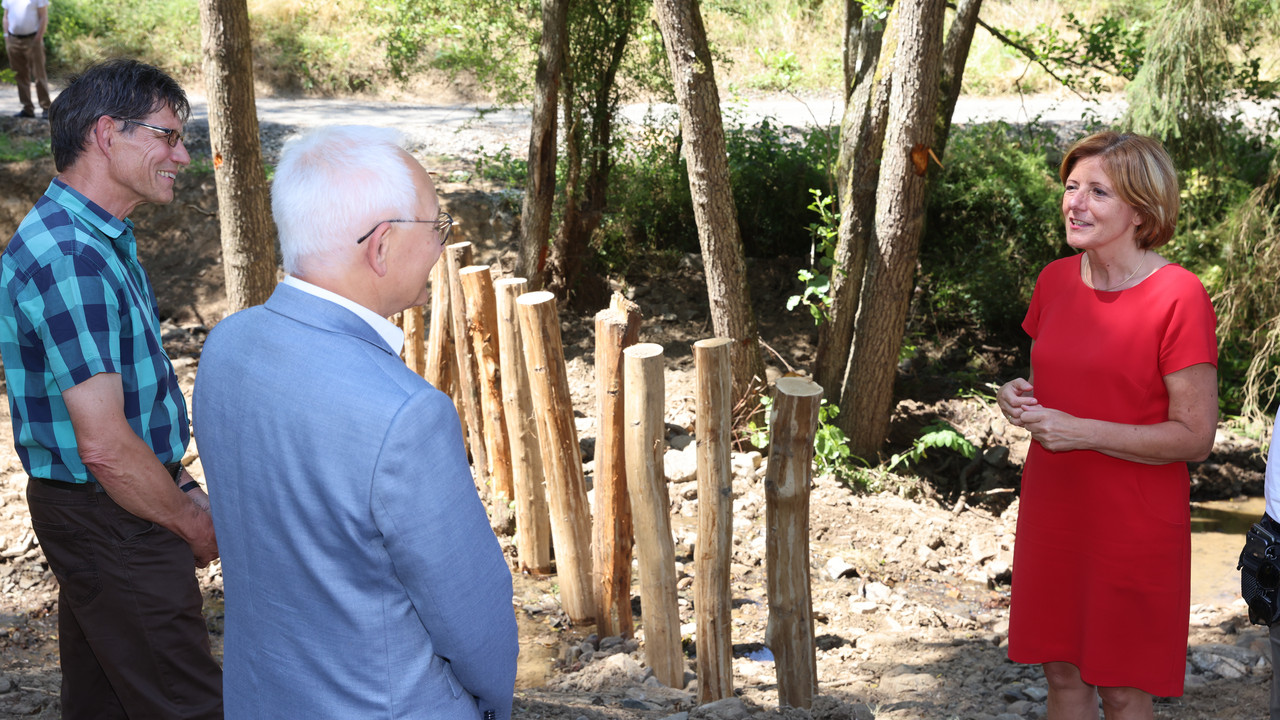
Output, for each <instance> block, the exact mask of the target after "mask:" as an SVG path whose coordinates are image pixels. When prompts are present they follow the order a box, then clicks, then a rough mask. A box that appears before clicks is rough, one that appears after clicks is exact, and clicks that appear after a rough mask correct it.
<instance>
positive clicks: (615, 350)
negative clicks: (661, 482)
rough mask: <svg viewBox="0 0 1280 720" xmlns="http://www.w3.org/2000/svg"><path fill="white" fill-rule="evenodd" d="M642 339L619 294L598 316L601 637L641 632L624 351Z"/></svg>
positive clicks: (595, 548) (635, 316) (634, 312)
mask: <svg viewBox="0 0 1280 720" xmlns="http://www.w3.org/2000/svg"><path fill="white" fill-rule="evenodd" d="M639 339H640V308H639V307H638V306H637V305H636V304H635V303H633V302H631V301H630V300H628V299H626V298H625V297H623V296H622V295H620V294H618V293H614V294H613V299H612V300H611V301H610V302H609V307H608V308H606V309H604V310H601V311H600V312H598V313H596V426H597V427H596V455H595V463H596V465H595V467H596V471H595V483H594V487H595V506H594V508H593V510H594V515H595V523H594V524H593V525H592V543H591V562H592V567H593V568H594V569H595V578H596V583H595V585H596V607H597V609H596V632H597V633H599V635H600V637H609V636H612V635H622V636H625V637H630V636H631V635H633V634H634V633H635V623H634V620H633V618H632V617H631V546H632V529H631V502H630V500H628V499H627V457H626V445H625V442H624V438H625V437H626V433H625V432H624V431H623V410H624V409H625V408H624V406H623V405H624V404H623V389H622V388H623V382H622V350H623V349H624V348H626V347H629V346H631V345H635V344H636V342H637V341H638V340H639Z"/></svg>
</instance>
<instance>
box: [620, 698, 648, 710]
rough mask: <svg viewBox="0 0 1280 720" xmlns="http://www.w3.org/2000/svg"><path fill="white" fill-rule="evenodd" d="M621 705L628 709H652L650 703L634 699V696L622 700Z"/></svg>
mask: <svg viewBox="0 0 1280 720" xmlns="http://www.w3.org/2000/svg"><path fill="white" fill-rule="evenodd" d="M621 706H622V707H624V708H626V709H628V710H652V709H653V706H652V705H650V704H649V703H647V702H644V701H642V700H636V699H634V698H627V699H625V700H623V701H622V704H621Z"/></svg>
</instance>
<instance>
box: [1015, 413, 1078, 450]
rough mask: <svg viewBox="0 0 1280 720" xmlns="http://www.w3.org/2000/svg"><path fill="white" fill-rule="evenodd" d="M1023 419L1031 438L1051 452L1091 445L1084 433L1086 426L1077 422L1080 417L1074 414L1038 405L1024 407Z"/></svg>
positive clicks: (1023, 425) (1023, 424)
mask: <svg viewBox="0 0 1280 720" xmlns="http://www.w3.org/2000/svg"><path fill="white" fill-rule="evenodd" d="M1021 420H1022V423H1021V424H1022V427H1024V428H1026V429H1027V432H1029V433H1031V439H1032V440H1035V441H1036V442H1038V443H1040V446H1041V447H1043V448H1044V449H1045V450H1048V451H1049V452H1055V453H1056V452H1066V451H1068V450H1084V449H1087V448H1089V447H1090V444H1089V441H1088V439H1087V438H1086V437H1085V436H1084V435H1083V434H1082V432H1083V431H1084V430H1085V429H1086V426H1085V425H1084V424H1082V423H1078V422H1076V420H1078V418H1076V417H1075V416H1074V415H1071V414H1068V413H1065V412H1062V411H1061V410H1050V409H1049V408H1047V407H1043V406H1040V405H1036V406H1035V407H1033V408H1024V409H1023V412H1022V417H1021Z"/></svg>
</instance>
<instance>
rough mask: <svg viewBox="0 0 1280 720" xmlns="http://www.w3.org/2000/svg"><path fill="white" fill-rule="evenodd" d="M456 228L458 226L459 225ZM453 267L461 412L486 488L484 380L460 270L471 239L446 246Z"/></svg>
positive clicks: (452, 317)
mask: <svg viewBox="0 0 1280 720" xmlns="http://www.w3.org/2000/svg"><path fill="white" fill-rule="evenodd" d="M455 229H456V228H455ZM444 252H445V258H446V262H447V267H448V269H449V315H450V318H449V324H450V328H451V330H452V331H453V356H454V360H455V362H456V363H457V367H458V397H457V401H458V402H459V403H460V404H461V405H462V412H461V413H460V415H461V416H462V418H463V419H464V420H465V422H466V424H467V433H466V435H467V446H468V447H469V448H470V449H471V464H472V466H473V467H474V468H475V473H476V483H477V484H478V485H479V486H480V488H481V489H482V492H488V490H489V455H488V453H487V452H486V448H485V444H484V427H483V424H482V422H481V420H480V383H479V380H477V378H476V362H475V356H474V355H473V353H472V350H471V343H470V342H468V341H467V338H468V337H469V333H468V332H467V315H466V300H465V299H464V298H463V293H462V279H461V278H460V277H459V275H458V273H459V272H460V271H461V270H462V268H464V267H467V266H468V265H471V264H472V263H471V258H472V253H471V243H469V242H458V243H451V244H449V245H446V246H445V248H444Z"/></svg>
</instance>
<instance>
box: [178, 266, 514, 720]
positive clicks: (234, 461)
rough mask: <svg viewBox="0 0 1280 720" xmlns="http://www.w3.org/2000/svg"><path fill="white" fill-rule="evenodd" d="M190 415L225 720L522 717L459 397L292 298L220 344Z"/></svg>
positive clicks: (223, 331)
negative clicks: (215, 578)
mask: <svg viewBox="0 0 1280 720" xmlns="http://www.w3.org/2000/svg"><path fill="white" fill-rule="evenodd" d="M193 411H194V425H195V432H196V433H197V441H198V443H199V449H200V455H201V460H202V463H203V465H204V470H205V477H206V481H207V483H208V486H209V495H210V501H211V503H212V506H213V520H214V527H215V529H216V530H217V533H218V546H219V548H220V550H221V554H222V573H223V579H224V586H225V590H226V638H225V652H224V661H223V665H224V691H223V693H224V697H225V700H226V716H227V718H229V720H239V719H241V718H272V719H273V720H274V719H278V718H303V719H304V720H321V719H322V718H333V719H335V720H355V719H361V720H363V719H365V718H463V719H469V718H479V717H481V713H482V712H483V711H485V710H494V711H495V712H496V713H497V717H498V718H500V719H502V718H508V717H510V715H511V702H512V693H513V688H514V683H515V664H516V654H517V652H518V645H517V640H516V624H515V615H514V612H513V610H512V605H511V601H512V591H511V574H510V571H509V570H508V568H507V565H506V563H505V561H504V559H503V557H502V552H501V549H500V548H499V546H498V543H497V540H496V539H495V538H494V536H493V533H492V531H491V530H490V529H489V523H488V520H487V518H486V516H485V512H484V508H483V506H482V505H481V503H480V500H479V498H478V497H477V495H476V491H475V487H474V485H473V484H472V479H471V473H470V469H469V467H468V465H467V460H466V455H465V450H464V448H463V444H462V442H463V441H462V437H461V432H460V425H459V422H458V415H457V412H456V411H455V410H454V408H453V405H452V403H451V402H450V401H449V399H448V397H446V396H445V395H444V394H443V393H441V392H440V391H438V390H436V389H435V388H433V387H431V386H430V385H429V384H428V383H427V382H426V381H425V380H423V379H422V378H421V377H419V376H418V375H417V374H415V373H414V372H413V371H411V370H409V369H408V368H407V367H406V366H405V364H404V363H403V362H402V361H401V360H400V359H399V358H398V357H396V356H395V355H393V354H392V351H391V348H389V347H388V346H387V344H386V342H385V341H384V340H383V339H382V338H380V337H379V336H378V334H377V333H376V332H375V331H374V330H373V329H372V328H371V327H369V325H368V324H367V323H365V322H364V321H363V320H361V319H360V318H359V317H357V316H356V315H355V314H354V313H352V312H350V311H349V310H346V309H345V308H342V307H341V306H339V305H336V304H334V303H331V302H329V301H327V300H323V299H320V298H317V297H314V296H312V295H309V294H307V293H305V292H303V291H301V290H298V289H296V288H292V287H289V286H286V285H280V286H279V287H277V288H276V290H275V292H274V294H273V295H272V296H271V298H270V300H268V301H267V303H266V305H264V306H260V307H254V308H250V309H248V310H245V311H243V312H239V313H236V314H234V315H232V316H231V317H228V318H227V319H225V320H223V321H222V322H221V323H219V324H218V326H217V327H216V328H215V329H214V330H213V332H212V333H210V335H209V338H208V341H207V342H206V343H205V346H204V351H203V354H202V358H201V362H200V369H199V373H198V374H197V378H196V387H195V397H194V400H193Z"/></svg>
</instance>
